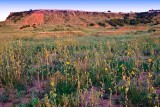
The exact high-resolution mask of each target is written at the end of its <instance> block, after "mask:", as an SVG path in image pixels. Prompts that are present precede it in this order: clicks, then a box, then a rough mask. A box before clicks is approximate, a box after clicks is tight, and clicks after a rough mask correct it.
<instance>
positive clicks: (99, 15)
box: [6, 10, 134, 26]
mask: <svg viewBox="0 0 160 107" xmlns="http://www.w3.org/2000/svg"><path fill="white" fill-rule="evenodd" d="M124 15H125V14H124V13H104V12H85V11H72V10H34V11H32V10H31V11H24V12H12V13H11V14H10V15H9V16H8V17H7V19H6V21H7V22H14V23H18V24H22V25H34V24H35V25H42V24H54V25H61V24H63V25H65V24H67V25H68V24H70V25H80V26H87V24H89V23H97V22H99V21H104V20H108V19H114V18H120V19H122V18H123V17H124ZM133 15H134V14H133Z"/></svg>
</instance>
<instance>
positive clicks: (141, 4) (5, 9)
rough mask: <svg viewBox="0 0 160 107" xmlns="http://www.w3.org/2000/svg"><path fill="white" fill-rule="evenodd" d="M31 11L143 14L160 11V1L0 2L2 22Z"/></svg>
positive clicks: (67, 0) (72, 0)
mask: <svg viewBox="0 0 160 107" xmlns="http://www.w3.org/2000/svg"><path fill="white" fill-rule="evenodd" d="M29 9H71V10H85V11H102V12H104V11H108V10H111V11H113V12H130V11H133V12H141V11H147V10H149V9H160V0H0V21H3V20H5V19H6V17H7V16H8V15H9V13H10V12H16V11H24V10H29Z"/></svg>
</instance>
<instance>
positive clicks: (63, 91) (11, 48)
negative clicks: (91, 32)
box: [0, 32, 160, 107]
mask: <svg viewBox="0 0 160 107" xmlns="http://www.w3.org/2000/svg"><path fill="white" fill-rule="evenodd" d="M4 33H5V32H4ZM151 35H152V33H148V32H136V33H135V32H134V33H128V34H125V35H121V36H98V37H96V36H81V37H79V36H75V37H67V36H66V37H63V38H54V37H47V38H45V37H43V38H38V37H37V36H24V35H23V36H18V37H14V36H9V35H8V36H1V38H0V107H1V106H2V107H3V106H4V107H14V106H18V107H57V106H59V107H61V106H63V107H109V106H110V107H123V106H125V107H159V106H160V102H159V101H160V37H159V36H151Z"/></svg>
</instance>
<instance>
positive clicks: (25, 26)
mask: <svg viewBox="0 0 160 107" xmlns="http://www.w3.org/2000/svg"><path fill="white" fill-rule="evenodd" d="M27 27H30V25H24V26H22V27H20V29H24V28H27Z"/></svg>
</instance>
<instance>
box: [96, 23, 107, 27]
mask: <svg viewBox="0 0 160 107" xmlns="http://www.w3.org/2000/svg"><path fill="white" fill-rule="evenodd" d="M97 24H98V25H99V26H102V27H105V26H106V24H105V23H103V22H98V23H97Z"/></svg>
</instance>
